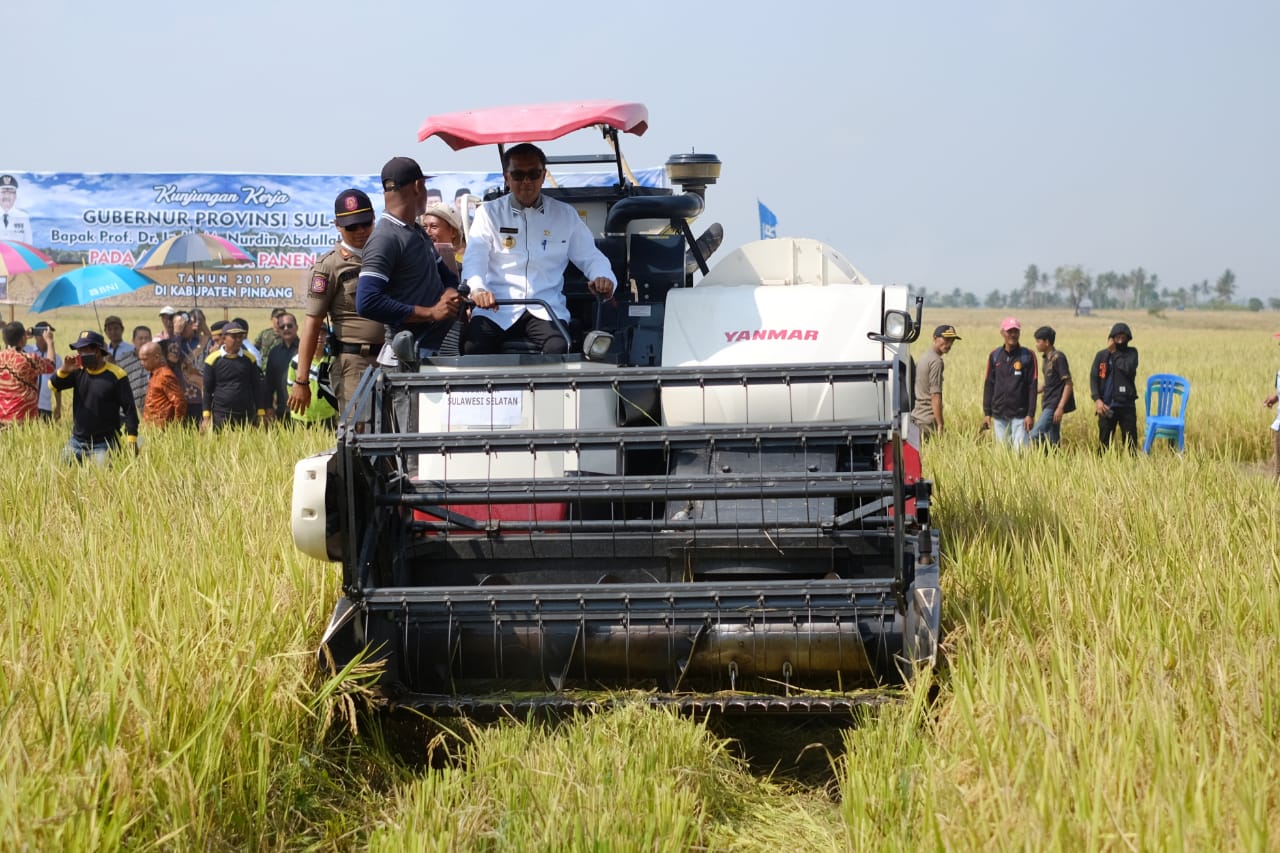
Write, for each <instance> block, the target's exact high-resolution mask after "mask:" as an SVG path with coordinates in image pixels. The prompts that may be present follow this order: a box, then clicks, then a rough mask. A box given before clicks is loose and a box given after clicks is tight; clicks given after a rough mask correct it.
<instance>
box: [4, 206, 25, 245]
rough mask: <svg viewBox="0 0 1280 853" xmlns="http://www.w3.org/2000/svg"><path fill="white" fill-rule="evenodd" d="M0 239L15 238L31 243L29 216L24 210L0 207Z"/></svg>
mask: <svg viewBox="0 0 1280 853" xmlns="http://www.w3.org/2000/svg"><path fill="white" fill-rule="evenodd" d="M0 240H17V241H19V242H21V243H27V244H31V243H32V235H31V217H29V216H27V212H26V211H25V210H19V209H18V208H16V207H14V208H10V209H9V210H5V209H4V208H0Z"/></svg>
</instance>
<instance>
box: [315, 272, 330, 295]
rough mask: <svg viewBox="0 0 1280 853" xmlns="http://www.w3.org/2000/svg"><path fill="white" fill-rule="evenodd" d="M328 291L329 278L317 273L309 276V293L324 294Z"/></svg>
mask: <svg viewBox="0 0 1280 853" xmlns="http://www.w3.org/2000/svg"><path fill="white" fill-rule="evenodd" d="M328 289H329V276H327V275H325V274H324V273H322V272H318V273H316V274H314V275H313V276H311V292H312V293H324V292H325V291H327V290H328Z"/></svg>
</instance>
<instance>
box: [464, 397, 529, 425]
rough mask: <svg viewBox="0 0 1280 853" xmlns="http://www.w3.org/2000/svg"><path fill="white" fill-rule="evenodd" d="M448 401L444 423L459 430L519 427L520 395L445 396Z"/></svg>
mask: <svg viewBox="0 0 1280 853" xmlns="http://www.w3.org/2000/svg"><path fill="white" fill-rule="evenodd" d="M445 396H446V398H447V400H448V407H449V409H448V412H449V413H448V415H447V419H448V420H447V422H448V424H449V425H450V426H455V427H458V426H461V427H499V426H503V427H511V426H519V425H520V417H521V406H520V400H521V394H520V392H519V391H500V392H496V393H489V392H485V391H468V392H458V393H452V394H447V395H445Z"/></svg>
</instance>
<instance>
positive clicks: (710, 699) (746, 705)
mask: <svg viewBox="0 0 1280 853" xmlns="http://www.w3.org/2000/svg"><path fill="white" fill-rule="evenodd" d="M905 699H906V694H905V693H904V691H903V690H902V689H901V688H892V687H887V688H880V689H875V690H862V691H858V692H856V693H836V694H827V693H815V694H812V695H800V696H773V695H769V694H752V693H728V692H726V693H709V694H680V693H647V694H639V695H628V694H622V695H619V696H617V697H612V696H605V697H601V696H599V695H598V694H597V695H594V696H574V695H572V694H567V693H557V694H550V695H544V696H537V697H525V696H521V697H516V696H465V697H462V696H437V695H427V694H420V693H409V694H406V695H403V696H398V697H396V698H395V699H394V700H392V701H391V703H390V705H391V708H392V710H393V711H394V710H395V709H401V708H403V709H410V710H412V711H413V712H415V713H417V714H421V715H424V716H426V717H466V718H468V719H473V720H476V721H479V722H486V721H493V720H499V719H514V720H526V719H529V718H533V719H540V718H543V717H552V718H558V717H563V716H568V715H571V714H584V713H585V714H594V713H600V712H603V711H608V710H611V709H613V708H615V707H620V706H622V705H626V704H634V703H637V702H640V703H643V704H645V705H648V706H649V707H651V708H673V709H675V710H676V711H678V712H680V713H682V714H691V715H698V716H704V715H708V714H711V715H724V716H764V715H787V716H836V715H843V716H849V715H852V714H854V713H855V712H856V711H857V710H858V709H860V708H874V707H878V706H882V705H899V704H902V703H903V702H904V701H905Z"/></svg>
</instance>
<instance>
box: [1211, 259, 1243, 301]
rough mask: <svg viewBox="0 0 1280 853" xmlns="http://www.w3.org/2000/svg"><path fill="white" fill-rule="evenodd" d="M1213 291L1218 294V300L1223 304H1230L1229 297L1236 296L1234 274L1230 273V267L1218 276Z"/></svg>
mask: <svg viewBox="0 0 1280 853" xmlns="http://www.w3.org/2000/svg"><path fill="white" fill-rule="evenodd" d="M1206 283H1207V281H1206ZM1214 290H1215V291H1216V292H1217V294H1218V299H1220V300H1222V301H1223V302H1230V301H1231V297H1233V296H1235V295H1236V274H1235V273H1233V272H1232V271H1231V268H1230V267H1228V268H1227V269H1226V271H1225V272H1223V273H1222V275H1220V276H1218V283H1217V284H1216V285H1215V286H1214Z"/></svg>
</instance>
